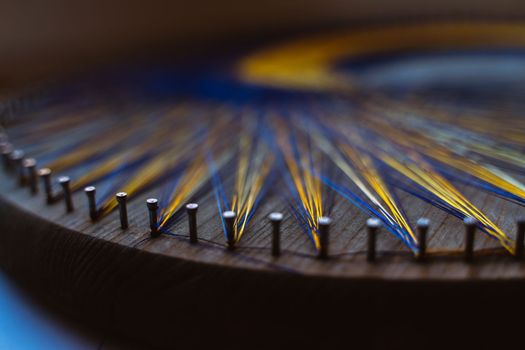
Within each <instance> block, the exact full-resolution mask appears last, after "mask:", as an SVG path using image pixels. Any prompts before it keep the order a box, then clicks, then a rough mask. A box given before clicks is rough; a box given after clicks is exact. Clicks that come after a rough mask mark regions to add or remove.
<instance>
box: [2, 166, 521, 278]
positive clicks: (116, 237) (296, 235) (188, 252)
mask: <svg viewBox="0 0 525 350" xmlns="http://www.w3.org/2000/svg"><path fill="white" fill-rule="evenodd" d="M275 187H276V188H279V184H276V186H275ZM0 189H1V191H2V193H3V197H4V200H6V201H7V202H8V203H9V205H13V206H15V207H18V208H19V209H23V210H25V211H27V216H28V218H32V217H34V216H38V217H40V218H42V219H45V220H49V221H50V222H53V223H55V224H58V225H60V226H62V227H64V228H67V229H69V230H71V235H87V236H89V237H93V238H96V239H100V240H102V241H108V242H112V243H116V244H119V245H122V246H124V247H130V248H136V249H138V250H141V251H145V252H150V253H153V254H155V255H158V257H159V258H163V257H168V256H171V257H177V258H180V259H183V260H187V261H188V262H192V263H203V264H211V265H217V266H219V267H221V266H224V267H234V268H239V269H247V270H254V269H255V270H262V271H268V272H273V273H278V274H300V275H305V276H313V275H317V276H332V277H342V278H352V279H376V278H377V279H384V280H421V279H428V280H442V281H454V280H477V279H482V280H501V279H521V278H522V277H523V276H524V273H525V264H524V263H522V262H519V261H515V260H514V259H513V258H512V257H511V256H510V255H508V253H506V252H505V251H504V250H503V249H502V248H500V247H499V243H498V242H497V241H495V240H493V239H490V238H488V237H487V236H486V235H485V234H483V233H482V232H478V233H477V235H476V244H475V250H476V259H475V262H474V263H472V264H468V263H465V262H464V261H463V259H462V249H463V244H464V242H463V241H464V228H463V224H462V222H461V221H460V220H458V219H457V218H454V217H452V216H451V215H448V214H446V213H444V212H442V211H439V210H438V209H436V208H433V207H431V206H430V205H428V204H426V203H423V202H422V201H420V200H418V199H416V198H414V197H411V196H408V195H404V194H403V193H401V192H400V193H399V194H400V197H401V202H402V203H403V205H404V208H405V210H406V212H407V213H408V217H409V219H410V220H411V222H412V223H414V222H415V221H416V220H417V219H418V218H419V217H421V216H424V217H427V218H429V219H430V220H431V228H430V234H429V240H428V246H429V251H432V250H433V249H436V248H440V249H442V248H445V249H447V250H450V251H457V254H455V255H452V256H447V257H444V256H435V257H432V256H430V257H429V258H428V259H427V260H428V261H427V262H425V263H417V262H415V261H414V257H413V255H412V253H411V252H410V251H409V250H408V248H406V247H405V246H404V245H402V243H401V242H400V241H398V240H397V239H396V238H395V237H394V236H392V235H391V234H390V233H388V232H387V231H386V230H381V231H380V234H379V235H378V245H377V249H378V259H377V262H375V263H368V262H366V238H367V235H366V231H365V226H364V225H365V221H366V219H367V218H366V216H364V215H363V214H361V213H360V212H359V211H358V210H357V209H356V208H355V207H352V206H351V205H350V204H349V203H347V202H346V201H344V200H343V199H342V198H336V201H335V206H334V208H333V211H332V215H331V217H332V219H333V224H332V227H331V235H330V256H331V258H330V259H329V260H328V261H321V260H319V259H317V258H316V252H315V250H314V249H313V246H312V244H311V242H310V241H309V240H308V239H307V236H306V235H305V234H304V232H303V231H302V230H301V228H300V226H299V225H298V224H297V222H296V221H295V218H294V217H293V216H292V215H291V214H290V212H289V211H288V209H287V207H286V204H285V203H283V202H281V201H278V200H277V199H276V198H275V196H270V197H269V199H268V200H267V201H265V202H264V203H263V205H262V206H261V207H260V208H259V209H258V211H257V213H256V215H255V217H254V218H253V219H252V221H251V222H250V225H249V227H248V231H247V232H246V234H245V235H244V236H243V238H242V240H241V242H240V244H238V246H237V249H236V251H235V252H229V251H226V249H225V248H224V244H225V239H224V236H223V232H222V228H221V223H220V218H219V213H218V211H217V207H216V204H215V200H214V197H213V192H212V191H211V190H209V191H203V192H205V193H208V195H205V196H203V197H201V198H198V200H197V201H198V203H199V205H200V208H199V212H198V232H199V237H200V238H203V239H204V240H202V241H201V242H200V243H199V244H198V245H191V244H190V243H189V240H188V238H187V235H188V232H187V229H188V228H187V217H186V214H185V213H183V214H182V215H181V217H180V219H179V220H178V222H176V224H175V225H174V226H173V228H172V232H174V233H175V234H177V235H180V237H172V236H168V235H161V236H160V237H158V238H156V239H152V238H150V235H149V229H148V218H147V209H146V205H145V199H146V198H148V197H155V195H156V194H159V193H158V192H157V193H156V191H155V189H153V190H151V191H148V192H146V193H142V194H141V195H139V196H136V197H134V198H130V199H129V202H128V214H129V219H130V227H129V229H127V230H122V229H121V228H120V224H119V219H118V211H117V210H115V211H114V212H112V213H111V214H110V215H108V216H106V217H104V218H102V219H101V220H99V221H97V222H95V223H93V222H91V220H90V219H89V216H88V209H87V197H86V195H85V194H84V193H83V191H79V192H77V193H75V194H74V203H75V211H74V212H73V213H70V214H67V213H66V212H65V207H64V203H63V201H59V202H58V203H55V204H53V205H45V204H44V202H45V200H44V195H43V194H42V192H40V194H39V195H36V196H32V195H31V194H30V193H29V192H30V191H29V189H28V188H19V187H18V185H17V183H16V179H15V178H13V177H9V176H8V175H7V174H5V173H2V181H1V184H0ZM56 190H57V191H59V189H56ZM464 193H465V194H466V195H467V196H468V198H471V199H472V201H473V203H474V204H476V205H478V206H479V207H480V208H481V209H482V210H483V211H484V212H485V213H487V215H488V216H489V217H490V218H491V219H493V220H494V221H495V223H496V224H497V225H499V226H500V227H501V228H502V229H503V230H504V231H505V232H507V233H508V234H509V235H510V236H511V237H513V236H514V234H515V219H516V218H517V217H519V216H520V214H521V212H522V209H521V207H519V206H518V205H515V204H511V203H509V202H506V201H504V200H503V199H500V198H497V197H495V196H492V195H490V194H487V193H483V192H478V191H476V190H475V189H472V188H464ZM276 210H277V211H282V212H283V213H285V219H284V222H283V224H282V249H283V254H282V256H281V257H278V258H274V257H272V256H271V254H270V249H271V236H270V235H271V227H270V223H269V221H268V220H267V216H268V214H269V213H270V212H272V211H276Z"/></svg>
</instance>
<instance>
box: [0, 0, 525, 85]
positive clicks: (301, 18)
mask: <svg viewBox="0 0 525 350" xmlns="http://www.w3.org/2000/svg"><path fill="white" fill-rule="evenodd" d="M524 13H525V2H524V1H523V0H499V1H487V0H459V1H458V0H440V1H418V0H396V1H392V0H323V1H321V0H265V1H242V0H225V1H214V0H194V1H163V0H150V1H138V0H77V1H68V0H47V1H42V0H3V1H0V87H3V88H5V87H8V86H13V85H18V84H20V83H24V82H27V81H32V80H35V79H39V78H45V77H48V76H55V75H57V74H63V73H65V72H67V71H71V70H77V69H79V68H81V67H84V66H85V65H92V64H101V63H106V62H111V61H114V60H117V59H120V58H121V57H123V56H127V55H134V56H137V55H154V54H156V53H159V52H163V50H171V51H173V52H175V53H176V52H177V51H178V52H191V51H192V50H196V49H200V48H202V47H203V46H206V45H209V43H213V44H214V45H219V44H220V43H222V42H224V43H225V44H226V43H232V42H234V41H235V40H240V39H242V40H249V38H252V37H255V36H261V35H266V34H275V33H283V32H293V31H298V30H301V29H303V28H312V27H316V26H333V25H339V24H346V23H349V22H356V21H358V22H368V21H378V20H384V19H395V18H400V19H405V20H408V19H421V18H422V17H428V18H431V17H436V16H437V17H443V16H445V17H448V16H454V17H462V18H469V17H493V16H496V17H505V18H508V17H520V16H522V15H523V14H524Z"/></svg>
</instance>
